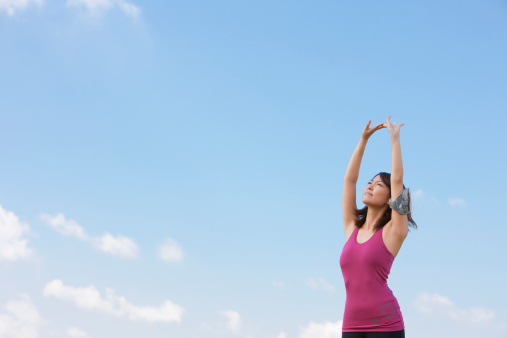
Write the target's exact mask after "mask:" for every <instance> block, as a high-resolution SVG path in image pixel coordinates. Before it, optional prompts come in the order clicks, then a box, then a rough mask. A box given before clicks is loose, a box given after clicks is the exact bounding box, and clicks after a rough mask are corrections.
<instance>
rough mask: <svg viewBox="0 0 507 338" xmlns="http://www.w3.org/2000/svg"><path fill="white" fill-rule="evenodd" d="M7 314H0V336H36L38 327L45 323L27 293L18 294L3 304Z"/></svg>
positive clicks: (37, 335) (32, 337) (10, 337)
mask: <svg viewBox="0 0 507 338" xmlns="http://www.w3.org/2000/svg"><path fill="white" fill-rule="evenodd" d="M4 308H5V309H6V310H7V314H0V337H6V338H7V337H8V338H37V337H39V332H38V331H39V327H40V326H41V325H43V324H45V323H46V321H45V320H44V319H43V318H42V317H41V316H40V314H39V311H38V310H37V308H36V307H35V305H34V304H33V303H32V301H31V299H30V297H28V296H27V295H23V294H22V295H19V296H18V297H17V298H16V299H14V300H10V301H9V302H7V304H6V305H5V306H4Z"/></svg>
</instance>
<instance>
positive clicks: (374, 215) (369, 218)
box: [363, 206, 386, 232]
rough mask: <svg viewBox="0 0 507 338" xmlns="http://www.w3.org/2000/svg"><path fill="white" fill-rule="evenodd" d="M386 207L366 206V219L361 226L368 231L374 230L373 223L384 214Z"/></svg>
mask: <svg viewBox="0 0 507 338" xmlns="http://www.w3.org/2000/svg"><path fill="white" fill-rule="evenodd" d="M385 210H386V208H385V207H383V208H379V207H370V206H368V213H367V214H366V221H365V222H364V225H363V228H364V229H366V230H367V231H368V232H373V231H375V224H376V223H377V221H378V220H379V219H381V218H382V215H384V212H385Z"/></svg>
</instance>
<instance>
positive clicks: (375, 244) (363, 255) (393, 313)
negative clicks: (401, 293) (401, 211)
mask: <svg viewBox="0 0 507 338" xmlns="http://www.w3.org/2000/svg"><path fill="white" fill-rule="evenodd" d="M382 229H384V227H382V228H380V229H377V231H375V233H374V234H373V236H372V237H371V238H370V239H369V240H367V241H366V242H364V243H358V242H357V233H358V231H359V228H358V227H356V228H355V229H354V232H352V235H351V236H350V238H349V239H348V240H347V242H346V243H345V245H344V247H343V250H342V253H341V255H340V267H341V270H342V274H343V279H344V280H345V290H346V293H347V298H346V301H345V312H344V314H343V324H342V332H361V331H363V332H375V331H380V332H386V331H399V330H403V329H405V324H404V322H403V316H402V314H401V310H400V306H399V304H398V301H397V300H396V297H394V294H393V292H392V291H391V289H390V288H389V287H388V286H387V278H388V277H389V273H390V271H391V266H392V264H393V261H394V256H393V254H392V253H391V252H390V251H389V250H388V249H387V247H386V246H385V244H384V241H383V240H382ZM379 230H380V231H379Z"/></svg>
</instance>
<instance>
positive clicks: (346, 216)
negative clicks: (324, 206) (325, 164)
mask: <svg viewBox="0 0 507 338" xmlns="http://www.w3.org/2000/svg"><path fill="white" fill-rule="evenodd" d="M370 123H371V120H370V121H368V123H367V124H366V127H365V128H364V130H363V132H362V134H361V139H360V140H359V144H358V145H357V147H356V149H355V150H354V153H353V154H352V157H351V159H350V162H349V165H348V166H347V171H346V172H345V177H344V179H343V195H342V214H343V227H344V230H345V229H346V228H347V227H348V226H349V225H350V224H353V223H354V219H355V216H354V211H355V210H356V209H357V205H356V183H357V179H358V177H359V167H360V166H361V160H362V159H363V154H364V149H365V148H366V143H367V142H368V139H369V138H370V136H371V135H373V133H374V132H375V131H377V130H379V129H382V128H385V125H384V124H383V123H379V124H377V125H376V126H375V127H373V128H371V129H370V128H369V126H370Z"/></svg>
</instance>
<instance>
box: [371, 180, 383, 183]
mask: <svg viewBox="0 0 507 338" xmlns="http://www.w3.org/2000/svg"><path fill="white" fill-rule="evenodd" d="M372 182H373V180H371V181H369V182H368V183H372ZM375 182H377V183H382V184H384V182H382V181H375Z"/></svg>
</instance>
